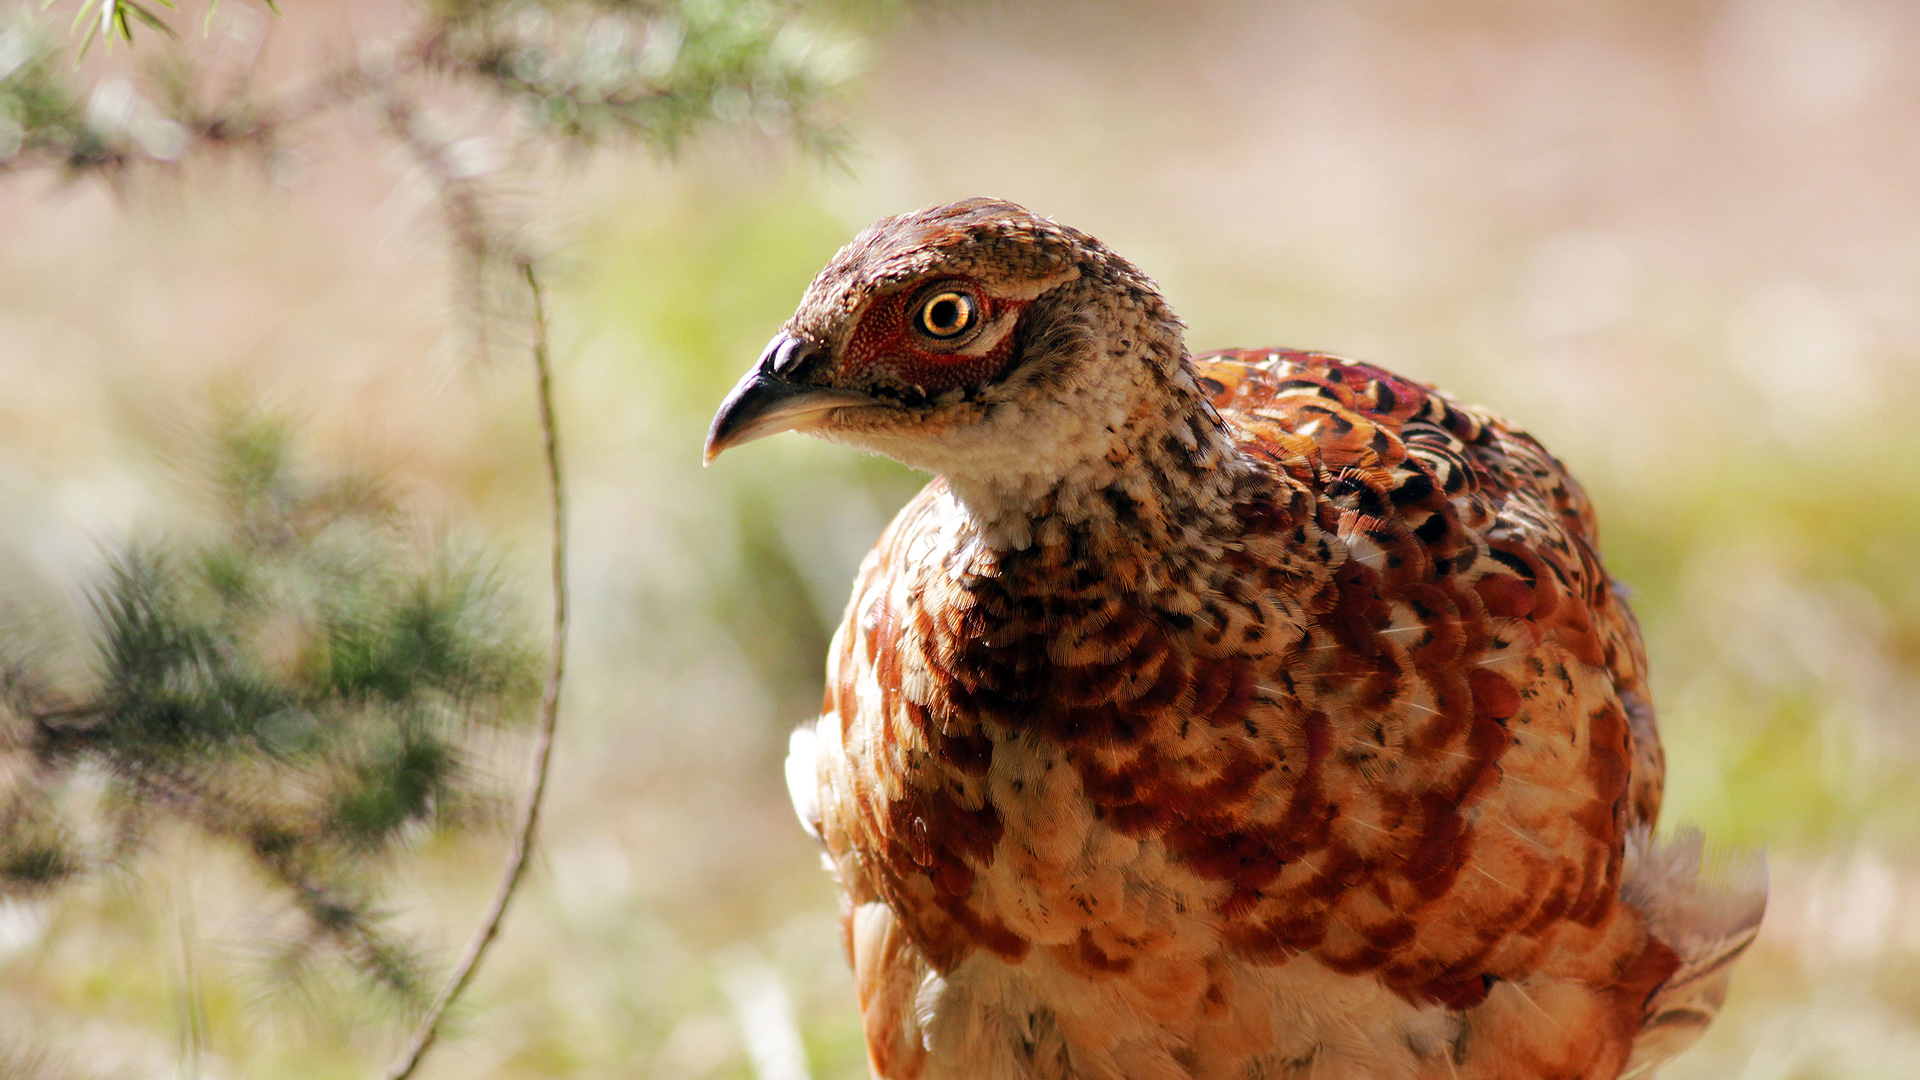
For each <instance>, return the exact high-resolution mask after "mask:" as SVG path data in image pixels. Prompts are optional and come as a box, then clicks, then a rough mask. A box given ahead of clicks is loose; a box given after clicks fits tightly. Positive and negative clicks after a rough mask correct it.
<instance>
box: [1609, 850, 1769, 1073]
mask: <svg viewBox="0 0 1920 1080" xmlns="http://www.w3.org/2000/svg"><path fill="white" fill-rule="evenodd" d="M1620 896H1621V899H1623V900H1625V901H1626V902H1627V903H1628V904H1631V905H1632V906H1633V907H1635V908H1637V909H1639V911H1640V913H1641V914H1642V915H1643V916H1645V917H1646V920H1647V931H1648V932H1649V933H1650V934H1652V935H1653V936H1654V937H1656V938H1658V939H1659V940H1660V941H1661V942H1662V943H1664V944H1666V945H1667V946H1668V947H1669V948H1671V949H1673V951H1674V952H1675V953H1676V954H1678V955H1679V957H1680V966H1679V967H1678V968H1677V969H1675V970H1674V973H1673V974H1672V975H1671V976H1670V977H1668V978H1667V980H1666V981H1665V982H1663V983H1661V984H1660V985H1659V986H1658V987H1656V988H1655V989H1654V991H1653V993H1652V994H1650V995H1648V997H1647V1004H1646V1012H1645V1017H1646V1018H1645V1020H1644V1022H1643V1023H1642V1025H1641V1028H1640V1035H1639V1037H1638V1038H1636V1039H1635V1040H1634V1044H1633V1056H1632V1058H1631V1059H1630V1060H1629V1062H1628V1065H1627V1070H1626V1072H1624V1073H1623V1074H1622V1075H1623V1076H1633V1077H1644V1076H1647V1075H1649V1073H1650V1071H1651V1070H1652V1068H1653V1067H1654V1066H1656V1065H1658V1064H1660V1063H1661V1062H1663V1061H1665V1060H1667V1059H1668V1058H1670V1057H1672V1056H1673V1055H1675V1054H1678V1053H1679V1052H1680V1051H1682V1050H1685V1049H1686V1048H1687V1047H1689V1046H1691V1045H1693V1042H1694V1040H1696V1039H1698V1038H1699V1037H1700V1035H1701V1033H1702V1032H1704V1031H1705V1030H1706V1027H1707V1024H1708V1023H1710V1022H1711V1021H1712V1020H1713V1018H1714V1016H1715V1015H1716V1014H1717V1013H1718V1012H1719V1011H1720V1005H1721V1003H1722V1002H1723V1001H1725V1000H1726V996H1727V983H1728V981H1729V979H1730V978H1731V977H1732V968H1733V961H1734V960H1735V959H1736V958H1738V957H1739V955H1740V954H1741V952H1743V951H1744V950H1745V949H1746V947H1747V946H1748V945H1749V944H1751V943H1752V942H1753V939H1754V936H1755V935H1756V934H1758V933H1759V931H1760V920H1761V918H1762V917H1763V916H1764V915H1765V914H1766V910H1767V866H1766V858H1765V857H1764V856H1762V855H1759V854H1755V853H1749V854H1728V853H1725V852H1714V853H1713V854H1712V855H1711V856H1709V855H1708V854H1707V851H1706V843H1705V840H1704V839H1703V838H1702V836H1701V834H1700V831H1699V830H1698V829H1693V828H1687V829H1682V830H1680V831H1679V832H1678V833H1676V834H1675V835H1674V836H1673V837H1672V838H1670V839H1669V840H1667V841H1666V842H1665V843H1660V842H1657V841H1655V840H1654V839H1653V835H1652V832H1651V830H1649V829H1646V828H1640V829H1635V830H1634V831H1633V832H1632V833H1631V834H1630V835H1629V836H1628V838H1627V851H1626V865H1625V868H1624V873H1623V874H1622V875H1621V883H1620Z"/></svg>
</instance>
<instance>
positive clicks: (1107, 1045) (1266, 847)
mask: <svg viewBox="0 0 1920 1080" xmlns="http://www.w3.org/2000/svg"><path fill="white" fill-rule="evenodd" d="M794 429H797V430H800V431H804V432H807V433H809V434H812V435H815V436H818V437H821V438H824V439H827V440H830V441H833V442H838V443H844V444H847V445H850V446H854V447H859V448H862V449H866V450H870V451H877V452H879V453H882V454H886V455H888V456H890V457H893V458H895V459H897V460H899V461H901V462H904V463H905V464H907V465H909V466H911V467H914V468H916V469H921V470H924V471H926V472H929V473H933V474H935V478H934V479H933V481H932V482H931V483H929V484H928V485H927V487H926V488H925V490H923V491H922V492H921V493H920V495H919V496H918V497H917V498H915V499H914V500H913V501H912V502H911V503H910V504H908V505H907V507H906V508H905V509H904V510H902V511H901V512H900V514H899V516H898V517H897V518H895V519H894V521H893V523H892V524H891V525H890V526H889V527H888V528H887V530H886V532H885V533H884V534H883V535H882V536H881V538H880V540H879V543H878V545H877V546H876V547H875V548H874V549H873V552H872V553H871V554H870V555H868V556H867V558H866V560H865V562H864V563H863V564H862V565H861V568H860V570H859V573H858V577H857V580H856V583H855V585H854V590H853V596H852V600H851V602H850V603H849V605H848V608H847V613H846V617H845V620H844V622H843V623H842V625H841V626H840V628H839V631H838V633H837V635H836V636H835V638H834V642H833V645H832V649H831V654H830V657H829V662H828V677H827V689H826V697H825V702H824V704H823V706H822V709H821V715H820V718H819V720H818V723H817V724H815V725H813V726H811V727H805V728H802V729H801V730H799V731H798V732H796V733H795V734H794V736H793V739H792V744H791V754H790V757H789V759H788V762H787V781H788V785H789V787H790V789H791V791H792V795H793V799H794V804H795V808H796V810H797V811H798V812H799V815H800V817H801V820H802V821H803V823H804V824H805V825H806V827H807V829H808V830H809V831H811V832H812V833H813V834H814V835H815V836H816V837H817V838H818V839H819V840H820V841H821V843H822V844H823V845H824V848H825V852H826V860H827V862H828V864H829V867H830V869H832V871H833V872H834V874H835V875H836V877H837V879H838V882H839V886H840V890H841V894H842V897H843V901H844V912H845V918H844V933H845V944H846V948H847V951H848V954H849V957H850V960H851V963H852V967H853V971H854V976H855V983H856V987H857V992H858V998H859V1004H860V1009H861V1014H862V1021H863V1026H864V1031H865V1036H866V1042H867V1049H868V1057H869V1063H870V1066H871V1069H872V1073H873V1075H874V1076H875V1077H877V1078H880V1080H948V1078H956V1080H957V1078H994V1080H1015V1078H1020V1080H1026V1078H1032V1080H1068V1078H1074V1080H1095V1078H1098V1080H1260V1078H1276V1080H1277V1078H1280V1077H1290V1076H1297V1077H1314V1078H1318V1080H1331V1078H1341V1077H1369V1078H1385V1077H1392V1078H1446V1080H1459V1078H1467V1077H1478V1078H1487V1080H1492V1078H1500V1080H1514V1078H1547V1077H1555V1078H1610V1077H1616V1076H1621V1075H1634V1076H1644V1075H1646V1073H1647V1070H1649V1069H1650V1068H1651V1067H1652V1066H1653V1065H1655V1064H1657V1063H1658V1062H1659V1061H1661V1060H1663V1059H1665V1058H1666V1057H1668V1056H1670V1055H1671V1054H1673V1053H1675V1052H1677V1051H1678V1050H1679V1049H1682V1048H1684V1047H1685V1046H1686V1045H1687V1044H1688V1043H1690V1042H1691V1041H1692V1040H1693V1038H1694V1037H1696V1036H1697V1035H1698V1034H1699V1032H1700V1031H1701V1030H1702V1029H1703V1028H1704V1027H1705V1025H1706V1024H1707V1022H1708V1021H1710V1020H1711V1019H1712V1017H1713V1015H1714V1013H1715V1012H1716V1010H1717V1009H1718V1007H1719V1005H1720V1002H1721V999H1722V997H1723V996H1724V993H1725V987H1726V981H1727V977H1728V969H1729V965H1730V963H1731V961H1732V960H1733V959H1734V958H1735V957H1736V956H1737V955H1738V954H1739V953H1740V952H1741V950H1742V949H1743V948H1744V947H1745V946H1746V945H1747V943H1748V942H1749V941H1750V940H1751V939H1752V938H1753V936H1754V933H1755V931H1756V928H1757V926H1758V924H1759V920H1760V916H1761V913H1762V910H1763V908H1764V905H1765V892H1766V890H1765V883H1764V880H1763V878H1762V877H1761V875H1760V873H1759V872H1758V870H1757V869H1756V870H1755V871H1754V872H1752V873H1748V874H1746V875H1745V876H1744V877H1742V876H1741V875H1738V874H1734V875H1726V874H1723V875H1721V876H1720V877H1721V880H1702V878H1701V874H1700V863H1701V860H1700V846H1699V841H1698V836H1697V834H1690V835H1689V834H1683V835H1682V836H1681V837H1680V838H1679V839H1677V840H1675V841H1672V842H1669V843H1666V844H1657V843H1656V842H1654V841H1653V840H1652V838H1651V837H1652V829H1653V825H1654V822H1655V819H1656V817H1657V815H1658V813H1659V810H1660V800H1661V791H1662V770H1663V760H1662V756H1661V749H1660V743H1659V738H1658V735H1657V734H1656V731H1655V726H1654V717H1653V713H1652V711H1651V708H1650V707H1649V702H1648V696H1647V686H1646V660H1645V657H1644V653H1643V650H1642V646H1641V640H1640V634H1639V631H1638V629H1637V627H1636V625H1635V623H1634V621H1633V618H1632V616H1631V614H1630V613H1629V612H1628V610H1627V606H1626V603H1625V601H1624V600H1623V598H1622V597H1621V595H1620V593H1619V590H1618V589H1617V587H1616V586H1615V585H1614V584H1613V582H1612V581H1611V579H1609V578H1608V576H1607V574H1606V572H1605V570H1604V569H1603V568H1602V566H1601V563H1600V560H1599V556H1598V554H1597V552H1596V547H1595V543H1596V541H1595V528H1594V519H1593V513H1592V509H1591V507H1590V506H1589V504H1588V501H1587V499H1586V497H1585V495H1584V494H1583V493H1582V491H1581V489H1580V487H1579V486H1578V485H1577V484H1576V483H1575V482H1574V481H1573V479H1572V478H1571V477H1570V476H1568V475H1567V473H1566V472H1565V470H1564V469H1563V468H1562V467H1561V465H1560V463H1559V462H1558V461H1556V460H1555V459H1554V458H1553V457H1551V456H1550V455H1549V454H1548V453H1547V452H1546V451H1545V450H1544V449H1542V448H1541V446H1540V444H1539V443H1537V442H1536V441H1534V439H1532V438H1531V437H1530V436H1528V435H1527V434H1525V433H1524V432H1522V431H1520V430H1519V429H1517V428H1515V427H1514V426H1512V425H1510V424H1508V423H1507V422H1506V421H1504V420H1501V419H1500V418H1498V417H1496V416H1494V415H1493V414H1492V413H1490V412H1488V411H1486V410H1484V409H1480V408H1476V407H1474V406H1471V405H1467V404H1463V403H1461V402H1459V401H1457V400H1455V399H1453V398H1451V397H1449V396H1447V395H1446V394H1444V393H1441V392H1440V391H1438V390H1435V389H1433V388H1430V387H1427V386H1423V385H1421V384H1418V383H1415V382H1412V381H1410V380H1407V379H1404V378H1401V377H1399V376H1397V375H1394V374H1392V373H1390V372H1388V371H1386V370H1384V369H1381V368H1378V367H1374V366H1371V365H1368V364H1364V363H1358V362H1355V361H1351V360H1344V359H1339V358H1336V357H1333V356H1329V355H1325V354H1320V353H1311V352H1297V351H1291V350H1285V349H1259V350H1242V351H1231V352H1218V353H1211V354H1207V355H1203V356H1197V357H1196V356H1192V355H1190V354H1189V353H1188V352H1187V350H1186V348H1185V345H1184V343H1183V325H1182V323H1181V322H1180V321H1179V319H1178V318H1176V317H1175V315H1174V314H1173V312H1172V310H1171V309H1170V308H1169V307H1168V305H1167V303H1166V301H1165V300H1163V299H1162V298H1161V296H1160V294H1159V293H1158V291H1157V290H1156V287H1155V285H1154V283H1153V282H1152V281H1150V280H1149V279H1148V278H1147V277H1146V276H1145V275H1143V274H1142V273H1141V272H1140V271H1139V270H1137V269H1135V268H1134V266H1133V265H1132V264H1130V263H1129V262H1127V261H1126V260H1125V259H1123V258H1121V257H1120V256H1119V255H1116V254H1115V253H1113V252H1112V251H1110V250H1109V249H1107V248H1106V247H1105V246H1103V245H1102V244H1101V243H1100V242H1099V241H1097V240H1095V239H1094V238H1093V237H1091V236H1088V235H1086V234H1085V233H1082V232H1078V231H1076V230H1074V229H1071V228H1067V227H1065V226H1062V225H1058V224H1055V223H1054V222H1052V221H1050V220H1048V219H1045V218H1041V217H1037V216H1035V215H1033V214H1031V213H1029V212H1028V211H1026V210H1024V209H1022V208H1021V207H1019V206H1016V205H1013V204H1011V203H1006V202H1000V201H994V200H986V199H974V200H969V201H966V202H960V203H955V204H952V205H948V206H940V207H934V208H930V209H926V210H921V211H918V212H915V213H910V214H904V215H901V216H898V217H892V218H888V219H885V220H883V221H881V222H879V223H877V224H875V225H874V226H872V227H870V228H868V229H867V230H866V231H864V232H862V233H861V234H860V235H859V236H858V237H857V238H855V239H854V240H853V241H852V242H851V243H850V244H848V245H847V246H846V247H845V248H844V249H843V250H841V251H840V253H839V254H838V255H837V256H836V257H835V258H834V259H833V261H832V262H831V263H830V264H829V265H828V266H827V268H826V269H825V270H824V271H822V272H821V274H820V275H819V277H818V278H816V279H815V280H814V282H813V284H812V285H811V286H810V287H809V288H808V290H807V292H806V295H805V297H804V299H803V300H802V302H801V304H800V307H799V309H798V311H797V312H796V313H795V314H794V316H793V318H792V319H791V320H790V321H789V322H788V323H787V324H786V326H785V328H784V329H783V330H782V331H781V333H780V334H779V335H778V336H776V337H775V338H774V339H773V341H772V343H771V344H770V345H769V346H768V347H767V350H766V352H765V354H764V355H763V356H762V357H761V358H760V361H759V363H758V365H757V366H756V367H755V368H754V369H753V370H752V371H750V372H748V374H747V375H746V376H745V377H744V378H743V379H742V380H741V382H740V383H739V385H738V386H737V387H735V388H734V390H733V392H732V394H731V395H730V396H729V397H728V398H727V399H726V401H725V403H724V404H723V405H722V406H721V407H720V411H719V413H718V415H717V416H716V417H715V419H714V421H713V427H712V430H711V432H710V434H709V436H708V439H707V445H706V455H707V460H708V461H709V462H711V461H712V459H713V457H714V456H715V455H716V454H718V453H720V452H721V451H723V450H725V449H728V448H730V447H733V446H737V445H739V444H741V443H744V442H747V441H749V440H752V439H757V438H760V437H762V436H766V435H769V434H772V433H775V432H779V431H785V430H794ZM1707 876H1708V878H1712V877H1713V875H1711V874H1710V875H1707Z"/></svg>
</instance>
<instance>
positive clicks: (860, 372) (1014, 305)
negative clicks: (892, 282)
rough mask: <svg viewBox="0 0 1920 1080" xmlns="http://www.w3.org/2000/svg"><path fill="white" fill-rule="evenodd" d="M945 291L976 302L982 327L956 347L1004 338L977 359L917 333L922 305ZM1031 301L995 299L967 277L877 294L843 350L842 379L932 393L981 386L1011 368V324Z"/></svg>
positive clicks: (956, 341)
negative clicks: (983, 338) (984, 338)
mask: <svg viewBox="0 0 1920 1080" xmlns="http://www.w3.org/2000/svg"><path fill="white" fill-rule="evenodd" d="M943 292H963V293H965V294H966V295H967V296H968V297H969V298H971V299H972V300H973V302H974V305H975V310H974V319H975V322H976V324H977V325H978V326H980V327H981V328H982V329H980V330H978V331H976V332H974V333H973V334H971V335H968V334H962V335H960V336H959V337H957V338H955V339H954V342H953V345H954V346H955V347H958V348H962V349H964V348H967V347H968V346H972V345H978V344H979V343H980V340H981V338H980V335H982V334H993V333H996V332H998V333H999V335H1000V337H999V340H997V341H995V342H994V343H993V347H992V348H991V349H989V350H988V351H987V352H985V353H981V354H977V355H976V354H973V353H967V352H950V351H948V350H947V349H945V348H942V344H941V343H940V342H939V341H937V340H936V339H934V338H930V337H928V336H926V335H925V334H923V333H921V332H920V331H918V330H916V329H914V326H913V319H914V318H915V317H916V316H917V315H918V314H919V307H920V305H921V304H922V303H924V302H925V301H926V299H927V298H928V297H931V296H937V295H939V294H940V293H943ZM1031 302H1032V301H1029V300H1020V299H1011V298H1003V297H996V296H993V295H992V294H990V293H987V292H984V291H982V290H981V289H980V288H979V286H977V285H975V284H974V283H973V282H972V281H969V280H967V279H966V278H950V279H947V280H944V281H940V282H938V283H935V284H933V285H923V286H920V287H917V288H912V289H902V290H900V291H898V292H894V293H889V294H884V295H881V296H877V297H875V298H874V299H873V301H872V302H871V303H869V304H868V305H867V310H866V312H865V314H863V315H861V317H860V324H859V325H858V326H856V327H855V328H854V331H853V336H852V338H850V339H849V340H848V342H847V345H846V348H844V349H843V350H841V359H840V381H841V383H842V384H843V385H852V386H859V387H862V388H865V387H867V386H882V387H885V386H892V387H897V388H899V389H907V388H913V389H917V390H919V391H920V392H922V393H925V394H928V395H935V394H939V393H941V392H943V391H946V390H952V389H955V388H958V387H971V386H978V385H981V384H983V383H985V382H987V381H988V380H990V379H993V378H995V377H996V376H998V375H1000V374H1001V373H1002V372H1004V371H1005V370H1006V367H1007V362H1008V360H1009V359H1010V358H1011V356H1012V353H1013V339H1014V334H1013V326H1012V320H1013V319H1017V318H1018V317H1019V315H1020V312H1021V310H1022V309H1024V308H1025V307H1026V306H1027V305H1028V304H1029V303H1031ZM1008 316H1012V318H1011V319H1010V318H1008ZM1003 327H1004V328H1003Z"/></svg>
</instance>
